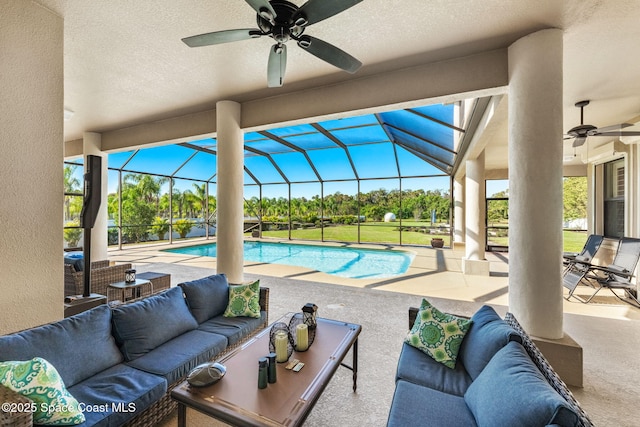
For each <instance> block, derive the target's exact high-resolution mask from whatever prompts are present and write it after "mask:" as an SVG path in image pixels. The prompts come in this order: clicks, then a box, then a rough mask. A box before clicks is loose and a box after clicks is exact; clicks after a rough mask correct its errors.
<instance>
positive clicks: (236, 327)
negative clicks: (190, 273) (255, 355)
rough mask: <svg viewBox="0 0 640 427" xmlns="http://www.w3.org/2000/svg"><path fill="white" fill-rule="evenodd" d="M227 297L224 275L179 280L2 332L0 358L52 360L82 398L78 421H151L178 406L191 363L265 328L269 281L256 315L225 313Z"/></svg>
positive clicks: (110, 423)
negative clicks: (178, 390) (175, 398)
mask: <svg viewBox="0 0 640 427" xmlns="http://www.w3.org/2000/svg"><path fill="white" fill-rule="evenodd" d="M258 286H259V285H255V288H257V287H258ZM228 300H229V284H228V282H227V279H226V277H225V276H224V275H214V276H209V277H206V278H203V279H200V280H196V281H193V282H186V283H181V284H180V285H179V287H174V288H171V289H169V290H166V291H164V292H162V293H159V294H156V295H153V296H150V297H148V298H146V299H144V300H141V301H137V302H134V303H130V304H125V305H121V306H118V307H115V308H109V307H108V306H107V305H102V306H99V307H96V308H93V309H91V310H88V311H86V312H83V313H80V314H77V315H75V316H71V317H68V318H66V319H63V320H60V321H57V322H53V323H50V324H47V325H43V326H39V327H35V328H32V329H28V330H24V331H21V332H18V333H14V334H10V335H5V336H2V337H0V363H1V362H6V361H24V360H30V359H33V358H35V357H39V358H42V359H45V360H46V361H48V362H49V363H50V364H51V365H53V367H55V369H56V370H57V371H58V373H59V376H60V377H61V378H62V380H63V382H64V386H65V387H66V389H67V390H68V392H69V393H70V394H71V396H73V398H75V399H76V400H77V401H78V402H79V403H80V404H81V405H78V406H81V407H82V410H83V414H84V418H85V422H84V423H83V424H80V425H81V426H120V425H125V424H126V425H153V424H155V423H157V422H158V421H159V420H161V419H162V418H164V417H165V416H166V415H167V414H168V413H170V412H171V411H172V410H173V409H174V408H175V404H174V403H173V402H172V400H171V398H170V391H171V390H172V388H173V387H174V386H175V385H177V383H179V382H180V381H182V380H183V379H184V378H185V376H186V375H187V374H188V373H189V371H190V370H191V369H192V368H194V367H195V366H196V365H198V364H200V363H203V362H206V361H209V360H212V359H215V358H217V357H219V356H220V355H222V354H223V353H225V352H227V351H228V350H230V349H232V348H234V347H236V346H237V345H239V344H240V343H241V342H243V341H244V340H246V339H247V338H249V337H251V336H252V335H254V334H255V333H256V332H258V331H259V330H261V329H263V328H264V327H266V325H267V322H268V301H269V289H268V288H264V287H262V288H259V301H260V313H259V317H256V318H253V317H224V316H223V313H224V311H225V308H226V307H227V304H228ZM2 387H3V386H1V385H0V388H2ZM0 416H3V414H0ZM0 421H1V420H0Z"/></svg>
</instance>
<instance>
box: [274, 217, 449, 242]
mask: <svg viewBox="0 0 640 427" xmlns="http://www.w3.org/2000/svg"><path fill="white" fill-rule="evenodd" d="M402 226H403V227H415V230H416V231H406V230H405V231H403V232H402V243H403V244H407V245H430V244H431V238H432V237H441V238H443V239H444V242H445V245H446V246H449V243H450V239H449V235H448V234H444V235H443V234H430V233H427V232H425V229H428V227H429V226H430V224H429V223H425V222H416V221H402ZM398 227H399V223H388V222H367V223H365V224H361V226H360V242H362V243H390V244H399V243H400V232H399V230H398ZM419 229H420V231H417V230H419ZM262 235H263V236H264V237H275V238H280V239H286V238H288V237H289V232H288V231H287V230H278V231H263V232H262ZM291 238H292V239H301V240H321V239H322V235H321V230H320V228H305V229H295V230H292V231H291ZM324 240H334V241H339V242H357V241H358V226H357V225H336V226H331V227H325V228H324Z"/></svg>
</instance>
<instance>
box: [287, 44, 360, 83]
mask: <svg viewBox="0 0 640 427" xmlns="http://www.w3.org/2000/svg"><path fill="white" fill-rule="evenodd" d="M298 46H300V47H301V48H303V49H304V50H306V51H307V52H309V53H310V54H312V55H314V56H316V57H318V58H320V59H322V60H323V61H326V62H328V63H329V64H331V65H334V66H336V67H338V68H341V69H343V70H344V71H346V72H348V73H352V74H353V73H355V72H356V71H358V69H359V68H360V67H361V66H362V62H360V61H358V60H357V59H356V58H354V57H353V56H351V55H349V54H348V53H347V52H345V51H343V50H342V49H339V48H337V47H335V46H334V45H332V44H330V43H327V42H325V41H323V40H320V39H318V38H315V37H311V36H307V35H304V36H302V37H300V40H298Z"/></svg>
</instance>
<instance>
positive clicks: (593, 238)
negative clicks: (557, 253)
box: [562, 234, 604, 273]
mask: <svg viewBox="0 0 640 427" xmlns="http://www.w3.org/2000/svg"><path fill="white" fill-rule="evenodd" d="M602 239H604V236H601V235H599V234H590V235H589V237H587V241H586V242H585V243H584V247H583V248H582V251H580V253H575V252H565V253H564V254H562V263H563V264H564V266H565V269H564V272H565V273H566V272H567V270H569V269H570V268H571V266H572V264H574V263H575V261H576V258H577V259H578V261H579V262H581V263H587V262H591V260H592V259H593V257H594V256H595V254H596V252H597V251H598V248H600V245H601V244H602Z"/></svg>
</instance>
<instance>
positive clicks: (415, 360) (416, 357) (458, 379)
mask: <svg viewBox="0 0 640 427" xmlns="http://www.w3.org/2000/svg"><path fill="white" fill-rule="evenodd" d="M396 379H397V380H405V381H409V382H411V383H414V384H417V385H421V386H426V387H429V388H432V389H434V390H438V391H442V392H444V393H449V394H454V395H457V396H463V395H464V393H465V391H467V388H468V387H469V385H470V384H471V377H469V374H467V371H465V369H464V366H463V365H462V364H461V363H460V361H458V362H457V363H456V365H455V368H454V369H451V368H449V367H447V366H445V365H443V364H442V363H440V362H436V361H435V360H434V359H433V358H431V357H429V356H428V355H426V354H424V353H423V352H422V351H420V350H418V349H417V348H415V347H412V346H410V345H409V344H407V343H403V345H402V351H401V352H400V358H399V359H398V369H397V371H396Z"/></svg>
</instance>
